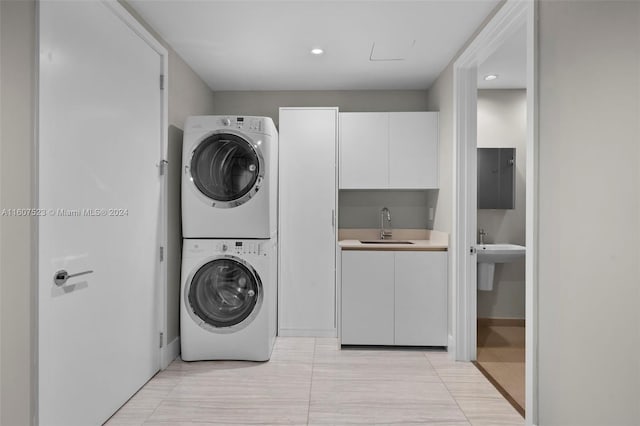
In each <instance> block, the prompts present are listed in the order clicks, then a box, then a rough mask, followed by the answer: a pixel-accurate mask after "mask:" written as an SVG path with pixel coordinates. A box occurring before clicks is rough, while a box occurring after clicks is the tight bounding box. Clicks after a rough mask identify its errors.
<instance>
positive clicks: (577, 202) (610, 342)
mask: <svg viewBox="0 0 640 426" xmlns="http://www.w3.org/2000/svg"><path fill="white" fill-rule="evenodd" d="M539 13H540V16H539V32H540V33H539V43H540V46H539V73H540V74H539V82H540V92H539V93H540V103H539V108H540V118H539V150H540V151H539V197H540V198H539V199H540V205H539V214H540V216H539V231H540V233H539V244H540V246H539V265H538V272H539V295H538V296H539V331H538V333H539V346H538V362H539V380H540V382H539V398H540V399H539V405H540V406H539V415H540V417H539V420H540V422H539V424H540V425H542V426H560V425H562V426H573V425H575V426H578V425H580V426H589V425H593V426H596V425H598V426H600V425H616V426H631V425H637V424H638V421H639V419H640V293H639V291H640V190H639V188H640V104H639V102H640V2H638V1H627V2H618V1H589V2H581V1H542V2H540V3H539Z"/></svg>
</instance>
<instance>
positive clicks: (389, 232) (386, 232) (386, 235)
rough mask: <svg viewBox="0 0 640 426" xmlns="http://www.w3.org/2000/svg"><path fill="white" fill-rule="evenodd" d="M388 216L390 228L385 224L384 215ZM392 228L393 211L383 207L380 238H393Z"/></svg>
mask: <svg viewBox="0 0 640 426" xmlns="http://www.w3.org/2000/svg"><path fill="white" fill-rule="evenodd" d="M385 215H386V216H387V221H388V222H389V229H387V228H385V226H384V217H385ZM391 236H392V230H391V211H389V209H388V208H386V207H383V208H382V210H380V239H381V240H384V239H385V238H391Z"/></svg>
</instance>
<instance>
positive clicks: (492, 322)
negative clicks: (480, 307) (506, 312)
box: [478, 318, 525, 327]
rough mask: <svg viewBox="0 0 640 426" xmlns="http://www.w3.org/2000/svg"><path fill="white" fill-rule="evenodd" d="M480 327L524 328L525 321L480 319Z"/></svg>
mask: <svg viewBox="0 0 640 426" xmlns="http://www.w3.org/2000/svg"><path fill="white" fill-rule="evenodd" d="M478 325H497V326H503V327H524V326H525V320H524V319H521V318H478Z"/></svg>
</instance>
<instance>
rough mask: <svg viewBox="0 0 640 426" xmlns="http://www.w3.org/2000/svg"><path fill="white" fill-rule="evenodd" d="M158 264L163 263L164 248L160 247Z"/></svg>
mask: <svg viewBox="0 0 640 426" xmlns="http://www.w3.org/2000/svg"><path fill="white" fill-rule="evenodd" d="M160 262H164V247H163V246H160Z"/></svg>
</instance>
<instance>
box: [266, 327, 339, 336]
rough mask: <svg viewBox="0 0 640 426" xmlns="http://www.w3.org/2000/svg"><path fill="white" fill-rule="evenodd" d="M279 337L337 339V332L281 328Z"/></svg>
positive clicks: (334, 330)
mask: <svg viewBox="0 0 640 426" xmlns="http://www.w3.org/2000/svg"><path fill="white" fill-rule="evenodd" d="M278 336H279V337H338V330H336V329H333V330H320V329H318V330H304V329H297V328H284V329H283V328H281V329H280V330H278Z"/></svg>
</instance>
